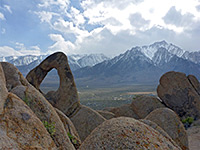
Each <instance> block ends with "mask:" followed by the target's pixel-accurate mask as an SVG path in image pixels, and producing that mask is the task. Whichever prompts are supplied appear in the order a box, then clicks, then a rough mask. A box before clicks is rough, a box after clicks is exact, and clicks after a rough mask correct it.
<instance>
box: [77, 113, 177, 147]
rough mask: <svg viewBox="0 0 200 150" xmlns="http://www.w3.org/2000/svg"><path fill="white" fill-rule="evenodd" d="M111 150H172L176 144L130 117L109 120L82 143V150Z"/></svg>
mask: <svg viewBox="0 0 200 150" xmlns="http://www.w3.org/2000/svg"><path fill="white" fill-rule="evenodd" d="M94 149H95V150H102V149H104V150H111V149H154V150H156V149H170V150H180V148H179V147H178V146H177V145H176V144H175V143H172V142H170V141H169V140H168V139H167V138H165V137H164V136H162V134H160V133H159V132H158V131H156V130H154V129H153V128H151V127H150V126H148V125H146V124H144V123H142V122H140V121H138V120H135V119H133V118H129V117H118V118H113V119H110V120H107V121H105V122H103V123H102V124H101V125H100V126H98V127H97V128H96V129H95V130H93V131H92V133H91V134H90V135H89V136H88V137H87V138H86V140H85V141H84V142H83V143H82V145H81V147H80V150H94Z"/></svg>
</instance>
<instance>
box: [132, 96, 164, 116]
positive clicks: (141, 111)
mask: <svg viewBox="0 0 200 150" xmlns="http://www.w3.org/2000/svg"><path fill="white" fill-rule="evenodd" d="M131 107H132V109H133V111H134V112H135V113H136V114H137V115H138V116H139V118H140V119H143V118H145V117H146V116H147V115H148V114H149V113H150V112H152V111H153V110H155V109H156V108H161V107H165V106H164V105H163V104H162V103H161V102H160V101H159V99H157V98H156V97H155V96H146V95H141V96H137V97H136V98H134V99H133V101H132V103H131Z"/></svg>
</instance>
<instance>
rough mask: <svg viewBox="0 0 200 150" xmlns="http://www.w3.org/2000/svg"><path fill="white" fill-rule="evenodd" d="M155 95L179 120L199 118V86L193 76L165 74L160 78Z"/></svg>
mask: <svg viewBox="0 0 200 150" xmlns="http://www.w3.org/2000/svg"><path fill="white" fill-rule="evenodd" d="M157 93H158V96H159V97H160V99H161V100H162V101H163V102H164V103H165V104H166V106H167V107H169V108H171V109H172V110H174V111H175V112H176V113H177V114H178V115H179V116H180V117H181V118H183V117H193V118H194V119H195V120H196V119H199V118H200V84H199V81H198V80H197V79H196V78H195V77H194V76H192V75H189V76H188V77H187V76H186V75H185V74H184V73H180V72H174V71H171V72H167V73H165V74H164V75H163V76H162V77H161V78H160V84H159V85H158V88H157Z"/></svg>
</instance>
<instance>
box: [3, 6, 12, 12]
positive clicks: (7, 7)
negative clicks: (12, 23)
mask: <svg viewBox="0 0 200 150" xmlns="http://www.w3.org/2000/svg"><path fill="white" fill-rule="evenodd" d="M4 7H5V8H6V10H7V11H8V12H9V13H11V14H12V10H11V8H10V6H8V5H4Z"/></svg>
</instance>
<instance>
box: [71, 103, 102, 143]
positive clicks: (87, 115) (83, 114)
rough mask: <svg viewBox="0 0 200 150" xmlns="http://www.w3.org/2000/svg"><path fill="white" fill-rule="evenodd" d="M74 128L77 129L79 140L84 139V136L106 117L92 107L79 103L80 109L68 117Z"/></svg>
mask: <svg viewBox="0 0 200 150" xmlns="http://www.w3.org/2000/svg"><path fill="white" fill-rule="evenodd" d="M70 119H71V121H72V122H73V124H74V126H75V128H76V129H77V131H78V134H79V136H80V138H81V141H84V140H85V138H86V137H87V136H88V135H89V134H90V133H91V132H92V131H93V130H94V129H95V128H96V127H97V126H99V125H100V124H101V123H102V122H104V121H105V120H106V119H105V118H104V117H103V116H101V115H100V114H99V113H97V112H96V111H94V110H93V109H91V108H89V107H86V106H83V105H81V107H80V110H79V111H78V112H77V113H75V114H73V116H71V117H70Z"/></svg>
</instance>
